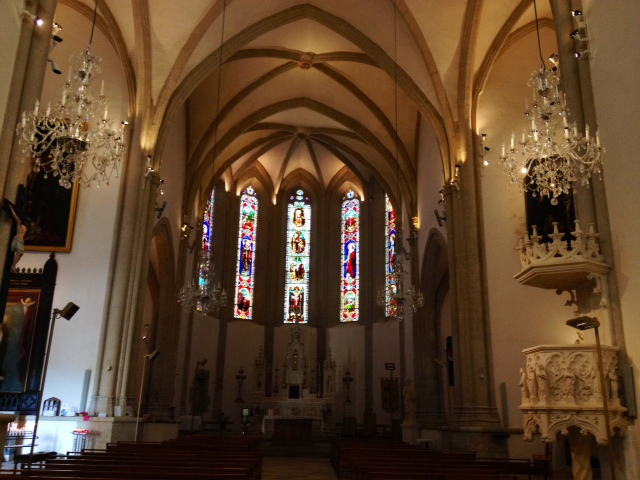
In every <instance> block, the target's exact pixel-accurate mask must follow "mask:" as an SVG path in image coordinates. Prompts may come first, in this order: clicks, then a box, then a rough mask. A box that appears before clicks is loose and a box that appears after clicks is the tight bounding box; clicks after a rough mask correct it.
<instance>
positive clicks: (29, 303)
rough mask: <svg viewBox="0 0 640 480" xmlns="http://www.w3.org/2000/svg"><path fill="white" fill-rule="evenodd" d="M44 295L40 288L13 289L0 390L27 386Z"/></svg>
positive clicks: (0, 347) (0, 349) (0, 354)
mask: <svg viewBox="0 0 640 480" xmlns="http://www.w3.org/2000/svg"><path fill="white" fill-rule="evenodd" d="M40 296H41V292H40V290H39V289H31V288H11V289H9V297H8V299H7V303H6V306H5V311H4V318H3V320H2V325H1V332H2V337H1V340H0V392H22V391H23V390H24V388H25V382H26V379H27V373H28V372H29V361H30V358H31V348H32V345H33V336H34V332H35V325H36V319H37V318H38V309H39V306H40Z"/></svg>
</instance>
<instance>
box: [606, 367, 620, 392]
mask: <svg viewBox="0 0 640 480" xmlns="http://www.w3.org/2000/svg"><path fill="white" fill-rule="evenodd" d="M607 377H608V379H609V398H610V399H612V400H615V399H616V398H618V390H619V385H618V375H616V370H615V368H613V367H612V368H610V369H609V372H608V373H607Z"/></svg>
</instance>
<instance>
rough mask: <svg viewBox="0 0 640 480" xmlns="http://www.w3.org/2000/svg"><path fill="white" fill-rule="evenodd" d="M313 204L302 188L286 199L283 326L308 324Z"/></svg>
mask: <svg viewBox="0 0 640 480" xmlns="http://www.w3.org/2000/svg"><path fill="white" fill-rule="evenodd" d="M311 220H312V203H311V199H310V198H309V195H308V194H307V193H306V192H305V191H304V190H303V188H302V187H299V188H297V189H295V191H294V192H293V193H292V194H291V195H289V198H288V200H287V216H286V247H285V249H286V254H285V281H284V315H283V322H284V323H305V324H306V323H309V293H310V291H309V290H310V282H309V273H310V266H311Z"/></svg>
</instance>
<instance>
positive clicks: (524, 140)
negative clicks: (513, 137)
mask: <svg viewBox="0 0 640 480" xmlns="http://www.w3.org/2000/svg"><path fill="white" fill-rule="evenodd" d="M526 141H527V138H526V137H525V135H524V128H523V129H522V142H521V143H522V145H524V144H525V143H526Z"/></svg>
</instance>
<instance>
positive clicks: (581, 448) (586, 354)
mask: <svg viewBox="0 0 640 480" xmlns="http://www.w3.org/2000/svg"><path fill="white" fill-rule="evenodd" d="M601 351H602V367H603V369H602V371H603V373H604V378H605V386H604V391H603V389H602V387H601V382H600V372H599V367H598V355H597V351H596V345H587V344H573V345H540V346H537V347H531V348H527V349H525V350H523V353H524V354H525V355H526V362H525V367H524V368H521V369H520V390H521V392H522V404H521V405H520V407H519V408H520V410H521V411H522V414H523V417H524V418H523V420H524V439H525V440H529V441H531V440H533V435H534V434H535V433H539V434H540V436H541V439H542V441H543V442H552V441H553V440H554V439H555V437H556V434H558V433H559V434H561V435H564V436H569V437H570V443H571V449H572V456H573V459H574V462H573V463H574V465H573V471H574V478H590V474H591V466H590V454H591V452H590V446H589V445H590V442H588V441H585V440H584V439H586V440H588V438H587V435H588V434H591V435H593V437H594V438H595V439H596V442H597V443H598V444H599V445H607V443H608V441H609V437H610V436H613V435H614V434H615V432H616V431H617V432H618V433H619V434H620V435H621V436H622V435H624V434H625V432H626V430H627V427H628V426H629V421H628V420H627V419H626V418H625V417H624V413H625V412H626V410H627V409H626V408H625V407H624V406H622V404H621V403H620V398H619V396H618V393H619V392H618V389H619V383H618V374H617V369H618V355H617V352H618V348H617V347H611V346H606V345H602V347H601ZM605 401H606V402H607V410H608V414H609V425H610V432H609V435H607V429H606V426H605V425H606V423H607V422H606V421H605V408H604V402H605ZM570 430H573V431H574V432H576V431H577V432H579V433H580V435H578V436H575V437H574V438H575V439H577V438H579V437H582V438H583V441H580V442H578V441H575V440H573V441H572V440H571V435H570ZM580 472H584V476H582V474H581V473H580Z"/></svg>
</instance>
